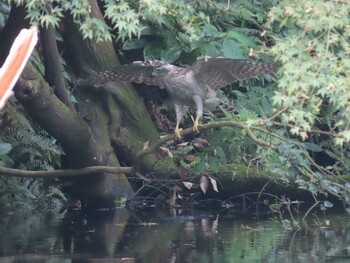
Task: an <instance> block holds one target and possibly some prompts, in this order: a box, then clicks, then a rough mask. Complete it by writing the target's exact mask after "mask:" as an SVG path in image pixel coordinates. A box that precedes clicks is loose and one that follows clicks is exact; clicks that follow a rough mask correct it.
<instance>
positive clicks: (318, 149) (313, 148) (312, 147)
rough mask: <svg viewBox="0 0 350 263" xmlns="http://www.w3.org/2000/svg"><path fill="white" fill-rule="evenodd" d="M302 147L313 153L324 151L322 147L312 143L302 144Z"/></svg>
mask: <svg viewBox="0 0 350 263" xmlns="http://www.w3.org/2000/svg"><path fill="white" fill-rule="evenodd" d="M301 145H302V146H303V147H304V148H305V149H307V150H309V151H312V152H322V151H323V149H322V147H321V146H319V145H317V144H314V143H311V142H304V143H301Z"/></svg>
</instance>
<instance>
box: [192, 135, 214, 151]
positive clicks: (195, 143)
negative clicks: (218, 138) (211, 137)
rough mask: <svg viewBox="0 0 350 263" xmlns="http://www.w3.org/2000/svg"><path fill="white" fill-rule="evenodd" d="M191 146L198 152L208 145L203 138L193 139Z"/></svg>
mask: <svg viewBox="0 0 350 263" xmlns="http://www.w3.org/2000/svg"><path fill="white" fill-rule="evenodd" d="M192 144H193V146H194V147H196V148H197V149H198V150H199V149H202V148H204V147H208V146H210V143H209V142H208V141H207V140H206V139H203V138H200V137H198V138H195V139H194V140H193V141H192Z"/></svg>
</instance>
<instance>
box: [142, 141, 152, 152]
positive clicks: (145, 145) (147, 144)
mask: <svg viewBox="0 0 350 263" xmlns="http://www.w3.org/2000/svg"><path fill="white" fill-rule="evenodd" d="M149 143H150V141H147V142H145V143H144V144H143V150H144V149H147V148H148V146H149Z"/></svg>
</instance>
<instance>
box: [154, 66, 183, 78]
mask: <svg viewBox="0 0 350 263" xmlns="http://www.w3.org/2000/svg"><path fill="white" fill-rule="evenodd" d="M177 69H178V67H177V66H174V65H171V64H164V65H161V66H159V67H157V68H155V69H154V70H153V72H152V75H153V76H154V77H165V76H167V75H168V74H169V73H172V72H174V71H176V70H177Z"/></svg>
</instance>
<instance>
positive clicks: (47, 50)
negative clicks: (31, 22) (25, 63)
mask: <svg viewBox="0 0 350 263" xmlns="http://www.w3.org/2000/svg"><path fill="white" fill-rule="evenodd" d="M40 39H41V46H42V51H43V57H44V65H45V78H46V80H47V81H48V83H49V84H50V86H52V87H54V92H55V94H56V96H57V97H58V98H59V99H60V100H61V101H62V102H63V103H64V104H66V106H67V107H69V108H70V109H71V110H73V109H74V107H73V105H72V103H71V102H70V100H69V95H68V92H67V89H66V87H65V85H64V80H63V75H62V70H61V65H60V55H59V53H58V49H57V43H56V30H55V29H54V28H53V27H52V26H51V25H49V26H48V28H41V29H40Z"/></svg>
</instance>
